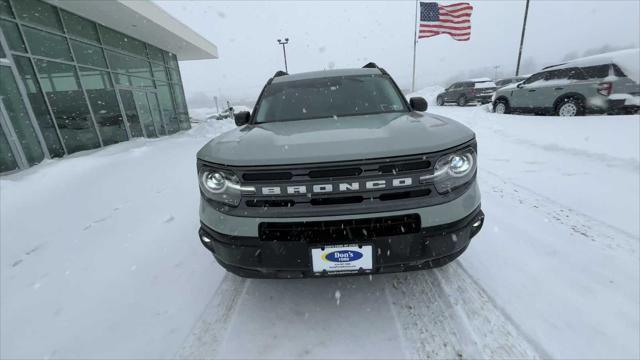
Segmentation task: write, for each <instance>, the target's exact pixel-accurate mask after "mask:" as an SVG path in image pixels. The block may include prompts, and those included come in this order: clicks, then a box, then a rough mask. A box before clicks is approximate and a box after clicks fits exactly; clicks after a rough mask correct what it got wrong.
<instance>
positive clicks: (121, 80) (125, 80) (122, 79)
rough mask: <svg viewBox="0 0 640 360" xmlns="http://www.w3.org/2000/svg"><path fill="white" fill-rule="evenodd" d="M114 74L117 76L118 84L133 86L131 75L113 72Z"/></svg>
mask: <svg viewBox="0 0 640 360" xmlns="http://www.w3.org/2000/svg"><path fill="white" fill-rule="evenodd" d="M113 76H114V77H115V81H116V84H118V85H125V86H131V81H129V75H124V74H118V73H113Z"/></svg>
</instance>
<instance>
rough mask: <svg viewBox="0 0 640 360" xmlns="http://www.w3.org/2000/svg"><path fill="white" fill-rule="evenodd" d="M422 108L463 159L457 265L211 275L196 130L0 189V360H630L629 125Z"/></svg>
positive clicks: (1, 183)
mask: <svg viewBox="0 0 640 360" xmlns="http://www.w3.org/2000/svg"><path fill="white" fill-rule="evenodd" d="M438 91H439V89H438V88H437V87H434V88H429V89H425V90H423V91H421V92H419V94H420V95H422V96H425V97H426V98H427V99H428V100H429V103H430V108H429V112H432V113H437V114H442V115H445V116H449V117H452V118H455V119H458V120H460V121H462V122H464V123H465V124H467V125H468V126H470V127H471V128H473V129H474V130H475V131H476V133H477V136H478V144H479V156H480V160H479V161H480V170H479V176H478V178H479V182H480V186H481V190H482V193H483V200H482V206H483V210H484V211H485V213H486V216H487V217H486V223H485V227H484V229H483V230H482V231H481V233H480V234H479V235H478V236H477V237H476V238H474V240H473V241H472V243H471V245H470V247H469V249H468V250H467V252H465V254H464V255H463V256H462V257H461V258H460V259H459V260H458V261H456V262H454V263H452V264H450V265H448V266H446V267H444V268H442V269H437V270H433V271H422V272H413V273H400V274H388V275H381V276H373V277H350V278H327V279H316V280H312V279H307V280H286V281H282V280H246V279H241V278H237V277H235V276H233V275H229V274H226V273H225V272H224V271H223V270H222V269H221V268H220V267H219V266H218V265H217V264H215V263H214V261H213V259H212V257H211V255H209V254H208V253H207V252H206V250H204V249H203V248H202V246H201V245H200V243H199V240H198V239H197V236H196V230H197V227H198V196H199V195H198V187H197V182H196V176H195V152H196V151H197V150H198V149H199V147H200V146H201V145H203V144H204V143H205V142H206V141H207V140H208V139H209V138H210V137H212V136H213V135H215V134H217V133H219V132H221V131H224V130H225V129H229V128H231V127H232V126H233V125H232V123H233V122H232V121H231V120H224V121H210V122H204V123H202V124H198V125H197V126H196V127H194V129H192V130H190V131H189V132H187V133H182V134H176V135H173V136H170V137H168V138H163V139H158V140H137V141H133V142H129V143H125V144H119V145H115V146H110V147H108V148H105V149H102V150H98V151H94V152H87V153H81V154H77V155H74V156H72V157H70V158H67V159H64V160H55V161H48V162H47V163H45V164H42V165H39V166H36V167H34V168H32V169H29V170H27V171H23V172H21V173H18V174H13V175H10V176H5V177H2V178H0V225H1V226H0V239H1V241H0V271H1V274H0V281H1V282H0V290H1V291H0V305H1V307H0V357H2V358H15V357H28V358H43V357H53V358H72V357H76V358H78V357H79V358H87V357H91V358H113V357H119V358H174V357H191V358H211V357H219V358H257V357H259V358H428V357H430V358H434V357H437V358H454V357H464V358H490V357H491V358H494V357H500V358H524V357H526V358H532V357H533V358H535V357H555V358H638V357H640V340H639V339H640V312H639V304H640V288H639V287H640V285H639V284H640V259H639V252H638V250H639V236H640V228H639V227H640V220H639V218H640V208H639V200H638V199H639V198H640V188H639V187H640V117H639V116H589V117H579V118H571V119H569V118H557V117H540V116H515V115H512V116H510V115H496V114H492V113H489V112H487V111H486V109H485V108H484V107H465V108H458V107H453V106H447V107H438V106H434V105H431V104H435V102H434V101H433V99H434V98H435V95H436V94H437V92H438ZM204 112H206V111H203V113H204ZM194 113H195V112H192V114H194Z"/></svg>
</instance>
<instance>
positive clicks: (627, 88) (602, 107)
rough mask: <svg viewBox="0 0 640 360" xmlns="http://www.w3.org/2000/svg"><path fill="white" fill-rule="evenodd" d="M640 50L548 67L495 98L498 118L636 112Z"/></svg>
mask: <svg viewBox="0 0 640 360" xmlns="http://www.w3.org/2000/svg"><path fill="white" fill-rule="evenodd" d="M638 63H639V60H638V49H632V50H622V51H617V52H612V53H608V54H602V55H596V56H592V57H587V58H583V59H578V60H573V61H569V62H567V63H564V64H560V65H555V66H549V67H546V68H544V69H543V70H542V71H540V72H538V73H536V74H533V75H531V76H530V77H529V78H527V79H526V80H524V81H523V82H519V83H517V84H511V85H507V86H505V87H503V88H500V89H498V90H497V91H496V93H495V94H494V96H493V109H494V111H495V112H496V113H499V114H508V113H512V112H513V113H515V112H528V113H541V114H554V115H558V116H576V115H584V114H586V113H605V112H606V113H617V112H636V111H638V108H639V107H640V85H638V78H637V74H638Z"/></svg>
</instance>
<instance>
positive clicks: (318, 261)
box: [311, 245, 373, 274]
mask: <svg viewBox="0 0 640 360" xmlns="http://www.w3.org/2000/svg"><path fill="white" fill-rule="evenodd" d="M311 263H312V264H313V272H315V273H324V272H327V273H334V274H335V273H352V272H358V271H364V272H370V271H371V270H372V269H373V246H372V245H327V246H324V247H317V248H312V249H311Z"/></svg>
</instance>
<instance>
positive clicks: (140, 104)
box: [133, 91, 158, 138]
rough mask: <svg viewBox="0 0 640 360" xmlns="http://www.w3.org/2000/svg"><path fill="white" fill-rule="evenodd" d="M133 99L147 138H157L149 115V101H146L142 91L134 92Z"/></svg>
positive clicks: (145, 95)
mask: <svg viewBox="0 0 640 360" xmlns="http://www.w3.org/2000/svg"><path fill="white" fill-rule="evenodd" d="M133 99H134V101H135V102H136V107H137V109H138V116H139V117H140V122H141V123H142V126H143V127H144V133H145V134H146V136H147V137H150V138H153V137H158V134H157V133H156V128H155V124H154V123H153V117H152V115H151V108H150V107H149V100H148V99H147V94H146V93H145V92H143V91H134V92H133Z"/></svg>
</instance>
